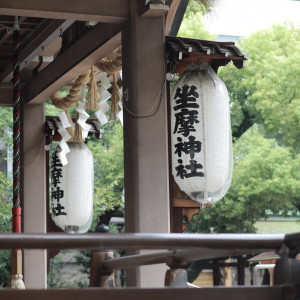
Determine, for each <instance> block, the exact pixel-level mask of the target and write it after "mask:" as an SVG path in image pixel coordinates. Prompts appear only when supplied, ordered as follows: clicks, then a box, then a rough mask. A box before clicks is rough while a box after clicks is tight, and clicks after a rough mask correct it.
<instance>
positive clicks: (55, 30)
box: [0, 8, 74, 82]
mask: <svg viewBox="0 0 300 300" xmlns="http://www.w3.org/2000/svg"><path fill="white" fill-rule="evenodd" d="M0 10H1V8H0ZM73 23H74V21H71V20H66V21H62V20H46V21H45V26H44V27H43V28H41V29H40V30H39V31H37V32H35V34H34V36H33V37H32V38H31V39H30V42H28V43H27V44H25V45H21V65H20V69H21V70H22V69H24V68H25V66H26V64H27V63H30V62H31V61H32V60H33V59H34V58H35V57H36V56H37V55H39V54H40V53H41V52H42V51H43V48H45V47H47V46H48V45H49V44H50V43H52V42H53V41H54V40H55V39H56V38H57V37H58V36H59V34H60V31H61V30H63V31H64V30H66V29H67V28H68V27H69V26H70V25H71V24H73ZM12 70H13V64H12V63H11V64H10V65H8V66H7V67H6V69H5V70H4V71H3V72H2V73H1V74H0V81H2V82H9V81H11V79H12V75H13V72H12Z"/></svg>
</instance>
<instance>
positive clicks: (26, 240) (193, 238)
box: [0, 233, 300, 250]
mask: <svg viewBox="0 0 300 300" xmlns="http://www.w3.org/2000/svg"><path fill="white" fill-rule="evenodd" d="M284 239H285V235H284V234H142V233H136V234H119V235H112V234H85V235H68V234H0V249H18V248H29V249H45V248H47V249H57V248H58V249H99V250H103V249H123V250H137V249H195V248H209V249H264V250H266V249H272V250H278V249H280V248H281V246H282V245H283V243H284V241H285V240H284ZM299 240H300V234H298V235H296V236H294V237H293V242H294V243H295V244H293V245H294V246H293V247H294V248H295V249H297V250H298V249H299V248H300V246H299V244H300V243H299ZM297 242H298V243H297ZM299 250H300V249H299Z"/></svg>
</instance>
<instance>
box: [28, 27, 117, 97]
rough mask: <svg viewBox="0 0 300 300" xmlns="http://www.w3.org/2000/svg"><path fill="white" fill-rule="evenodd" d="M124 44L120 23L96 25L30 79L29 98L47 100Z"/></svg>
mask: <svg viewBox="0 0 300 300" xmlns="http://www.w3.org/2000/svg"><path fill="white" fill-rule="evenodd" d="M111 37H112V38H111ZM120 45H121V33H120V27H119V26H118V25H112V24H98V25H96V26H95V27H94V28H93V29H92V30H90V31H89V32H88V33H87V34H85V35H84V36H83V37H81V38H80V39H79V40H77V41H76V42H75V43H74V44H73V45H72V46H70V47H69V48H68V49H66V50H65V51H64V52H63V53H62V54H61V55H59V56H58V57H57V58H56V59H55V60H54V62H53V63H51V64H50V65H49V66H48V67H46V68H45V69H43V70H42V71H41V72H40V73H39V74H38V75H37V76H36V77H35V78H33V79H32V80H31V81H30V82H29V83H28V85H27V86H26V88H25V93H26V102H27V103H29V102H30V103H42V102H44V101H46V99H47V98H49V97H50V96H51V95H53V94H54V93H55V92H57V91H59V90H60V89H61V88H62V87H64V86H65V85H67V84H69V83H70V82H71V81H72V80H74V79H75V78H76V77H78V76H79V75H81V74H82V73H84V72H85V71H86V70H88V69H89V68H90V67H91V66H92V65H94V64H95V63H96V62H97V61H98V60H99V59H101V58H103V57H105V56H107V55H108V54H110V53H111V52H112V51H113V50H114V49H116V48H117V47H118V46H120Z"/></svg>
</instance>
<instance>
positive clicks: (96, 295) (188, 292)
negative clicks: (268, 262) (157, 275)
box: [0, 285, 297, 300]
mask: <svg viewBox="0 0 300 300" xmlns="http://www.w3.org/2000/svg"><path fill="white" fill-rule="evenodd" d="M296 293H297V291H296V287H295V286H293V285H284V286H273V287H269V286H264V287H261V286H260V287H256V286H255V287H232V288H228V287H215V288H201V289H197V288H194V289H193V288H170V287H168V288H160V289H159V288H156V289H149V288H147V289H146V288H144V289H141V288H140V289H138V288H123V289H117V288H116V289H95V288H89V289H73V290H70V289H69V290H67V289H65V290H64V289H61V290H54V289H49V290H23V291H22V290H0V298H1V299H5V300H16V299H22V300H40V299H43V300H53V299H57V300H60V299H64V300H83V299H89V300H99V299H109V300H119V299H123V300H139V299H143V300H153V299H155V300H165V299H172V300H182V299H216V300H217V299H222V300H232V299H244V300H252V299H255V300H292V299H295V297H296Z"/></svg>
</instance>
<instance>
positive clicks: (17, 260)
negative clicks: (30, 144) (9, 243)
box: [11, 17, 25, 289]
mask: <svg viewBox="0 0 300 300" xmlns="http://www.w3.org/2000/svg"><path fill="white" fill-rule="evenodd" d="M13 47H14V48H13V95H14V96H13V208H12V216H13V218H12V230H13V232H14V233H21V193H20V184H21V171H20V170H21V93H20V81H21V80H20V35H19V25H18V17H15V22H14V27H13ZM11 262H12V264H11V265H12V268H11V288H13V289H25V285H24V283H23V280H22V279H23V275H22V251H21V249H14V250H12V256H11Z"/></svg>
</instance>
